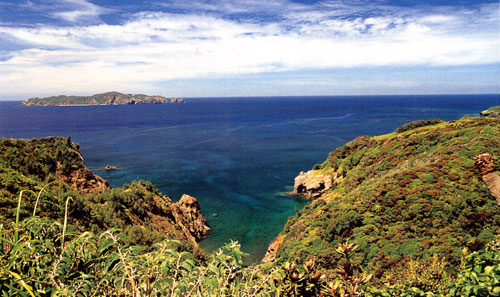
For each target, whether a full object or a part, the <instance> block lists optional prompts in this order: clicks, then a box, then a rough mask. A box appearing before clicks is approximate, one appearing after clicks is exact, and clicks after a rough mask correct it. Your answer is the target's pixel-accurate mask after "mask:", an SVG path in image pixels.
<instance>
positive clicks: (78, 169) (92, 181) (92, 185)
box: [55, 148, 111, 194]
mask: <svg viewBox="0 0 500 297" xmlns="http://www.w3.org/2000/svg"><path fill="white" fill-rule="evenodd" d="M71 149H72V148H71ZM76 154H78V157H79V158H80V160H79V161H80V162H78V163H79V164H78V165H77V164H74V165H73V166H72V168H71V170H70V171H69V172H67V171H65V170H63V169H62V167H63V166H62V164H61V162H64V160H57V167H56V172H55V176H56V177H57V179H59V180H60V181H62V182H64V183H66V184H68V185H70V186H71V187H72V188H73V189H74V190H76V191H78V192H80V193H83V194H88V193H99V194H100V193H103V192H104V191H106V190H108V189H111V187H110V186H109V183H108V182H107V181H106V180H104V179H103V178H102V177H100V176H98V175H96V174H94V173H93V172H92V171H90V170H88V169H87V167H86V166H85V162H84V160H83V156H82V154H81V153H80V151H78V150H76Z"/></svg>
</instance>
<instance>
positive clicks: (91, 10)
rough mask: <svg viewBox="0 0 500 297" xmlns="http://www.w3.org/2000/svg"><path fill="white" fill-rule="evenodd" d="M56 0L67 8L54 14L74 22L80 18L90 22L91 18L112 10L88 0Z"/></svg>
mask: <svg viewBox="0 0 500 297" xmlns="http://www.w3.org/2000/svg"><path fill="white" fill-rule="evenodd" d="M56 2H60V3H61V4H62V5H63V6H64V7H65V10H64V11H58V12H54V13H53V16H55V17H57V18H62V19H63V20H66V21H68V22H73V23H74V22H78V21H80V20H85V21H87V22H88V21H89V19H90V20H92V19H97V18H98V17H99V16H100V15H101V14H105V13H108V12H110V11H111V10H109V9H106V8H103V7H100V6H98V5H95V4H93V3H91V2H89V1H87V0H59V1H56Z"/></svg>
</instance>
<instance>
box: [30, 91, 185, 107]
mask: <svg viewBox="0 0 500 297" xmlns="http://www.w3.org/2000/svg"><path fill="white" fill-rule="evenodd" d="M162 103H184V99H180V98H175V97H172V98H171V99H170V100H169V99H167V98H165V97H163V96H149V95H144V94H122V93H119V92H107V93H102V94H95V95H92V96H66V95H59V96H52V97H45V98H38V97H37V98H29V99H26V100H25V101H23V102H22V103H21V105H24V106H69V105H133V104H162Z"/></svg>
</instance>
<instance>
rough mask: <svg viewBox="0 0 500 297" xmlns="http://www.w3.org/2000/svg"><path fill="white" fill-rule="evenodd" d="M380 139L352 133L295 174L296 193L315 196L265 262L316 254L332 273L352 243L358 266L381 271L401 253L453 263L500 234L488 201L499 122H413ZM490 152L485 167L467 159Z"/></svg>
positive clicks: (497, 157)
mask: <svg viewBox="0 0 500 297" xmlns="http://www.w3.org/2000/svg"><path fill="white" fill-rule="evenodd" d="M398 131H402V132H394V133H391V134H387V135H381V136H375V137H367V136H364V137H359V138H357V139H355V140H353V141H351V142H349V143H347V144H346V145H344V146H342V147H340V148H338V149H336V150H335V151H333V152H331V153H330V155H329V157H328V159H327V160H326V161H325V162H324V163H323V164H321V166H319V168H315V170H312V171H309V172H306V173H304V172H302V173H300V174H299V176H297V178H296V179H295V186H294V192H295V193H297V194H303V195H305V196H306V197H308V198H311V199H315V200H314V202H313V203H311V204H309V205H308V206H306V207H305V208H304V209H303V210H301V211H299V212H298V214H297V215H296V216H294V217H291V218H290V219H289V220H288V222H287V224H286V225H285V227H284V229H283V231H282V232H281V233H280V235H279V236H278V238H277V239H276V240H275V241H274V242H273V243H272V244H271V245H270V247H269V250H268V254H267V255H266V258H265V261H273V260H279V261H296V262H301V261H304V260H305V259H307V258H308V257H314V258H315V259H316V263H319V265H320V267H321V268H322V269H326V270H328V269H333V267H334V264H333V263H335V262H336V261H337V260H338V259H339V257H340V256H339V254H338V253H337V252H336V251H335V247H336V246H337V244H338V243H340V242H345V241H347V240H349V242H353V243H356V244H358V246H359V247H360V252H359V253H358V254H357V256H356V257H357V258H356V259H355V261H356V262H358V263H361V264H362V265H364V266H365V267H369V269H370V270H373V271H376V275H375V277H380V276H382V275H383V274H384V271H387V270H390V269H392V268H393V267H396V266H398V265H403V264H402V263H403V262H404V259H407V258H405V257H412V258H421V259H430V258H432V256H433V255H434V254H438V255H440V256H444V257H446V259H447V260H448V261H449V262H450V263H452V265H455V264H457V263H459V261H460V258H461V249H462V248H463V247H468V248H469V249H470V250H476V249H478V248H480V247H481V246H482V245H483V244H484V242H487V241H489V240H491V239H492V238H493V237H494V235H495V234H499V233H500V207H499V205H498V204H497V201H495V198H496V196H495V195H496V193H497V192H498V187H497V182H492V180H493V179H495V180H497V179H496V177H495V178H491V176H498V172H499V170H500V167H499V166H498V164H499V161H500V119H495V118H486V117H474V118H471V117H465V118H462V119H460V120H458V121H452V122H433V121H427V122H424V121H423V122H418V123H414V124H409V125H406V126H405V129H399V130H398ZM482 153H488V154H489V156H490V157H489V158H488V159H489V160H490V161H495V162H489V163H488V166H487V170H482V169H476V166H475V160H474V157H475V156H478V155H480V154H482Z"/></svg>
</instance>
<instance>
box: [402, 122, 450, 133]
mask: <svg viewBox="0 0 500 297" xmlns="http://www.w3.org/2000/svg"><path fill="white" fill-rule="evenodd" d="M440 123H444V121H443V120H422V121H415V122H411V123H408V124H404V125H402V126H401V127H399V128H397V129H396V131H395V132H396V133H401V132H405V131H408V130H413V129H416V128H420V127H425V126H432V125H436V124H440Z"/></svg>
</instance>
